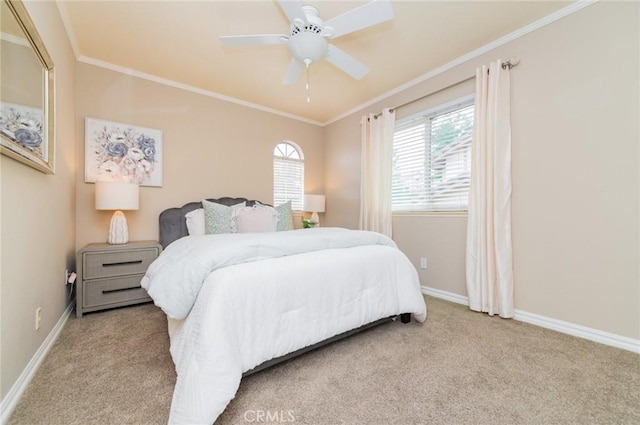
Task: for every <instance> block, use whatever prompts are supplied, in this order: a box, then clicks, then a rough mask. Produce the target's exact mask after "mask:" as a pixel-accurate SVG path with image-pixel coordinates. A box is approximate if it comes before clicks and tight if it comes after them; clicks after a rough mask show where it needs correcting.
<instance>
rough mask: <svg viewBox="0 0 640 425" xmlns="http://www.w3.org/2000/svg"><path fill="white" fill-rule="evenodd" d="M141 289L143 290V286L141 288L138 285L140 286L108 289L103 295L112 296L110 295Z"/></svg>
mask: <svg viewBox="0 0 640 425" xmlns="http://www.w3.org/2000/svg"><path fill="white" fill-rule="evenodd" d="M140 288H142V286H141V285H138V286H132V287H130V288H120V289H107V290H104V291H102V293H103V294H110V293H112V292H122V291H130V290H132V289H140Z"/></svg>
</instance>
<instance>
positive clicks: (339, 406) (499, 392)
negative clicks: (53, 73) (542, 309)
mask: <svg viewBox="0 0 640 425" xmlns="http://www.w3.org/2000/svg"><path fill="white" fill-rule="evenodd" d="M427 306H428V308H429V317H428V319H427V322H425V323H424V324H418V323H415V322H412V323H411V324H408V325H403V324H401V323H399V322H393V323H389V324H384V325H381V326H379V327H376V328H374V329H371V330H368V331H366V332H364V333H361V334H359V335H356V336H352V337H350V338H348V339H346V340H343V341H340V342H337V343H334V344H332V345H330V346H327V347H324V348H322V349H320V350H315V351H313V352H311V353H308V354H306V355H303V356H302V357H299V358H297V359H295V360H292V361H289V362H286V363H284V364H281V365H278V366H275V367H273V368H271V369H268V370H265V371H263V372H260V373H257V374H255V375H252V376H250V377H248V378H246V379H244V380H243V381H242V384H241V385H240V390H239V391H238V394H237V396H236V398H235V399H234V400H233V401H232V402H231V403H230V404H229V406H228V407H227V409H226V411H225V412H224V413H223V414H222V416H221V417H220V418H219V420H218V421H217V422H216V424H251V423H253V424H257V423H290V424H429V425H432V424H494V425H495V424H640V356H638V355H637V354H633V353H630V352H627V351H623V350H619V349H615V348H611V347H607V346H604V345H600V344H596V343H592V342H589V341H586V340H582V339H579V338H574V337H571V336H567V335H563V334H559V333H556V332H553V331H549V330H546V329H542V328H538V327H535V326H531V325H527V324H524V323H520V322H516V321H511V320H503V319H499V318H497V317H493V318H491V317H488V316H486V315H483V314H479V313H472V312H470V311H469V310H468V309H467V308H466V307H464V306H460V305H456V304H452V303H449V302H446V301H442V300H438V299H433V298H430V297H427ZM174 382H175V376H174V371H173V363H172V362H171V358H170V356H169V353H168V337H167V333H166V320H165V318H164V316H163V314H162V312H161V311H159V310H158V309H157V308H156V307H154V306H153V305H150V304H147V305H143V306H136V307H128V308H122V309H117V310H111V311H106V312H101V313H94V314H89V315H87V316H85V317H84V318H83V319H75V318H73V319H69V321H68V322H67V325H66V326H65V328H64V330H63V331H62V333H61V335H60V338H59V340H58V341H57V342H56V344H55V345H54V347H53V348H52V350H51V352H50V353H49V355H48V357H47V359H46V360H45V362H44V363H43V365H42V366H41V368H40V370H39V371H38V372H37V374H36V376H35V378H34V379H33V381H32V382H31V384H30V386H29V387H28V389H27V391H26V392H25V394H24V396H23V398H22V400H21V402H20V404H19V405H18V406H17V407H16V410H15V411H14V414H13V415H12V417H11V419H10V422H9V423H10V424H29V425H32V424H65V425H67V424H83V425H84V424H164V423H166V422H167V418H168V412H169V406H170V402H171V394H172V390H173V385H174Z"/></svg>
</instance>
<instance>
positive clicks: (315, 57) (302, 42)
mask: <svg viewBox="0 0 640 425" xmlns="http://www.w3.org/2000/svg"><path fill="white" fill-rule="evenodd" d="M287 46H289V50H290V51H291V54H292V55H293V57H294V58H296V59H297V60H298V61H300V62H302V63H305V59H310V60H311V62H316V61H319V60H320V59H322V58H323V57H324V56H325V55H326V54H327V40H325V38H324V37H322V36H321V35H319V34H315V33H311V32H300V33H298V34H295V35H292V36H291V37H289V41H288V42H287Z"/></svg>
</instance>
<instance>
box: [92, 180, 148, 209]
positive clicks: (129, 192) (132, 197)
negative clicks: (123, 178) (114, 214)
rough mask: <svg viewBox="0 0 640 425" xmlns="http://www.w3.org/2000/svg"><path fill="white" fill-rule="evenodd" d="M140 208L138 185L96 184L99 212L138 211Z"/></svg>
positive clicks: (125, 183) (122, 183)
mask: <svg viewBox="0 0 640 425" xmlns="http://www.w3.org/2000/svg"><path fill="white" fill-rule="evenodd" d="M138 206H139V190H138V184H137V183H127V182H113V181H111V182H96V209H97V210H137V209H138Z"/></svg>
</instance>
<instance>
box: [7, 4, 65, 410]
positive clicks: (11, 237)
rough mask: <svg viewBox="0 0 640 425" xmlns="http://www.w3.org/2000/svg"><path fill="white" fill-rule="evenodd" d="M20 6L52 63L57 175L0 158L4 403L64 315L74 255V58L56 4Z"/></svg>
mask: <svg viewBox="0 0 640 425" xmlns="http://www.w3.org/2000/svg"><path fill="white" fill-rule="evenodd" d="M26 7H27V10H28V12H29V14H30V16H31V18H32V20H33V21H34V24H35V26H36V27H37V29H38V32H39V34H40V35H41V37H42V39H43V40H44V44H45V45H46V48H47V50H48V51H49V54H50V55H51V57H52V59H53V62H54V64H55V75H56V82H55V84H56V85H55V90H56V96H57V97H56V173H55V174H54V175H47V174H43V173H41V172H38V171H36V170H35V169H33V168H30V167H27V166H26V165H24V164H22V163H19V162H17V161H14V160H13V159H10V158H8V157H6V156H1V157H0V179H1V183H0V187H1V202H2V205H1V207H2V208H1V209H2V217H1V253H2V256H1V259H0V261H1V267H0V268H1V272H0V275H1V278H2V282H1V291H2V292H1V295H2V297H1V301H0V303H1V313H0V318H1V321H2V324H1V330H2V336H1V340H0V346H1V358H2V360H1V369H2V374H1V375H2V379H1V384H0V387H1V389H0V394H1V396H2V397H3V398H4V396H5V395H6V394H7V392H8V391H9V389H10V388H11V386H12V385H13V384H14V382H15V381H16V379H17V378H18V376H19V375H20V374H21V373H22V371H23V370H24V368H25V366H26V365H27V363H28V362H29V361H30V360H31V358H32V357H33V355H34V353H35V352H36V350H37V349H38V348H39V347H40V345H41V344H42V342H43V341H44V339H45V338H46V337H47V336H48V334H49V332H50V331H51V330H52V329H53V327H54V326H55V324H56V322H57V321H58V320H59V319H60V317H61V316H62V314H63V312H64V310H65V307H66V306H67V304H68V302H69V300H68V294H67V292H66V291H65V288H64V286H63V285H64V271H65V269H67V268H71V267H72V266H73V263H74V254H75V229H76V227H75V221H74V214H75V209H74V208H75V207H74V205H75V173H76V167H77V166H76V158H75V152H76V143H75V139H76V136H75V125H74V120H75V58H74V56H73V52H72V51H71V47H70V45H69V42H68V40H67V36H66V32H65V30H64V27H63V25H62V21H61V20H60V16H59V15H58V10H57V8H56V6H55V3H53V2H27V3H26ZM38 307H42V324H41V327H40V329H39V330H38V331H36V330H35V310H36V308H38Z"/></svg>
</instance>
